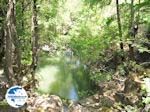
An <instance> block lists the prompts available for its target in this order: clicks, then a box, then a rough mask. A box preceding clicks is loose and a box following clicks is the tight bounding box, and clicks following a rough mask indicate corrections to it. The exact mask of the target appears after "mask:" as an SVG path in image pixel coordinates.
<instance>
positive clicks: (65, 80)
mask: <svg viewBox="0 0 150 112" xmlns="http://www.w3.org/2000/svg"><path fill="white" fill-rule="evenodd" d="M81 68H82V67H80V66H79V63H78V64H76V62H75V61H74V60H73V59H72V60H71V61H68V59H67V60H66V59H65V58H64V57H50V56H48V55H44V56H41V57H40V63H39V67H38V70H37V72H36V76H37V77H38V79H39V87H38V91H39V92H40V93H46V94H56V95H58V96H60V97H62V98H65V99H70V100H73V101H77V100H78V99H79V97H80V96H79V90H81V89H88V85H89V84H88V81H87V80H86V78H85V76H84V75H85V74H84V73H83V71H82V69H81Z"/></svg>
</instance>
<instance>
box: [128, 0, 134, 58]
mask: <svg viewBox="0 0 150 112" xmlns="http://www.w3.org/2000/svg"><path fill="white" fill-rule="evenodd" d="M133 5H134V0H131V5H130V10H131V12H130V16H131V17H130V23H129V37H130V39H131V43H130V44H129V57H130V59H131V60H134V59H135V58H134V47H133V46H132V45H133V42H134V37H135V35H132V32H133V30H134V29H133V27H134V9H133ZM133 33H134V32H133Z"/></svg>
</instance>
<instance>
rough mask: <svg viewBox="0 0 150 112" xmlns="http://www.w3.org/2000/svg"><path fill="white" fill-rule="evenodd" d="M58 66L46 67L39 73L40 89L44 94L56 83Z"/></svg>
mask: <svg viewBox="0 0 150 112" xmlns="http://www.w3.org/2000/svg"><path fill="white" fill-rule="evenodd" d="M58 71H59V70H58V67H57V66H50V65H48V66H45V67H44V68H41V69H40V70H39V71H37V76H38V77H39V78H40V81H39V89H40V91H42V92H45V93H48V92H49V90H50V88H49V87H50V85H51V84H52V83H53V82H55V81H56V78H57V77H56V75H57V73H58Z"/></svg>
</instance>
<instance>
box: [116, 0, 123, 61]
mask: <svg viewBox="0 0 150 112" xmlns="http://www.w3.org/2000/svg"><path fill="white" fill-rule="evenodd" d="M116 11H117V23H118V30H119V37H120V49H121V51H124V49H123V42H122V27H121V20H120V10H119V0H116ZM123 60H124V56H122V61H123Z"/></svg>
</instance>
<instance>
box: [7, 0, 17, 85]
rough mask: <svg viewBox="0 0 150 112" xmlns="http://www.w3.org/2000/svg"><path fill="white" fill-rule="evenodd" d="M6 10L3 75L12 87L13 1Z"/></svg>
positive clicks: (10, 0)
mask: <svg viewBox="0 0 150 112" xmlns="http://www.w3.org/2000/svg"><path fill="white" fill-rule="evenodd" d="M8 4H9V5H8V10H7V16H6V25H5V41H6V46H5V74H6V77H7V79H8V81H9V83H10V85H13V84H15V83H16V81H15V79H14V71H13V57H14V56H13V55H14V54H13V50H14V44H13V39H14V37H15V36H16V29H15V28H16V27H15V21H14V20H15V12H14V11H15V0H9V3H8Z"/></svg>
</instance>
